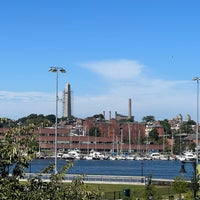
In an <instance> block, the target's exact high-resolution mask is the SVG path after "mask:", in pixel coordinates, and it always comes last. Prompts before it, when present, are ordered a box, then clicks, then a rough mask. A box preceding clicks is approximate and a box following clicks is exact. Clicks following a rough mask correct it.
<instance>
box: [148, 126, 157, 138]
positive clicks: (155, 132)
mask: <svg viewBox="0 0 200 200" xmlns="http://www.w3.org/2000/svg"><path fill="white" fill-rule="evenodd" d="M149 137H150V138H152V139H154V140H155V141H158V140H159V133H158V131H157V129H156V128H153V129H152V130H151V131H150V132H149Z"/></svg>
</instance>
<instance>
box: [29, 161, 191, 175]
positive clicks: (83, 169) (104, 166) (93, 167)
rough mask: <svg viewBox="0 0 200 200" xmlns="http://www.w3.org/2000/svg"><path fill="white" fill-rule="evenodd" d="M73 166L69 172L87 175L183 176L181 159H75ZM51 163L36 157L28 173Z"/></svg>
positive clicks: (189, 171)
mask: <svg viewBox="0 0 200 200" xmlns="http://www.w3.org/2000/svg"><path fill="white" fill-rule="evenodd" d="M66 162H68V161H66V160H64V159H58V170H59V169H61V167H62V166H64V165H65V163H66ZM73 163H74V164H73V167H72V168H70V169H69V171H68V174H85V175H114V176H149V175H151V176H152V177H153V178H158V179H174V178H175V177H177V176H181V174H180V168H181V162H180V161H174V160H173V161H167V160H142V161H139V160H138V161H137V160H74V161H73ZM49 164H54V159H36V160H34V161H32V162H31V164H30V165H29V168H27V169H26V172H28V173H30V172H31V173H39V172H40V171H41V170H42V169H43V168H45V167H47V166H48V165H49ZM185 170H186V174H184V176H185V178H186V179H191V177H192V176H193V173H194V169H193V166H192V164H191V163H186V164H185Z"/></svg>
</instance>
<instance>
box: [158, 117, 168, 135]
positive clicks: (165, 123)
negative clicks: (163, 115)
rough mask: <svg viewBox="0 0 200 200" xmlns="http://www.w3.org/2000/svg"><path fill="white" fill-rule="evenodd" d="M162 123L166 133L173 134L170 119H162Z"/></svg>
mask: <svg viewBox="0 0 200 200" xmlns="http://www.w3.org/2000/svg"><path fill="white" fill-rule="evenodd" d="M160 124H161V125H162V126H163V128H164V131H165V134H166V135H168V134H170V135H171V125H170V124H169V121H168V120H167V119H164V120H163V121H160Z"/></svg>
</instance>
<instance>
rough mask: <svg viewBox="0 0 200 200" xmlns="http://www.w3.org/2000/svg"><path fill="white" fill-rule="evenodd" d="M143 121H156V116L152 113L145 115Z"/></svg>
mask: <svg viewBox="0 0 200 200" xmlns="http://www.w3.org/2000/svg"><path fill="white" fill-rule="evenodd" d="M142 121H143V122H146V123H147V122H154V121H155V117H154V116H152V115H148V116H146V117H143V118H142Z"/></svg>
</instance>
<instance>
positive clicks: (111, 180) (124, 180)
mask: <svg viewBox="0 0 200 200" xmlns="http://www.w3.org/2000/svg"><path fill="white" fill-rule="evenodd" d="M50 176H51V174H42V173H40V174H38V173H26V175H25V177H24V179H25V180H27V179H29V178H36V177H39V178H41V179H42V180H43V181H50ZM78 177H80V178H82V180H83V181H84V182H85V183H108V184H129V185H130V184H135V185H145V184H146V183H147V181H148V177H145V176H110V175H78V174H66V175H65V177H64V180H63V182H71V181H73V180H75V179H77V178H78ZM151 182H152V183H153V184H158V185H171V183H172V182H173V180H171V179H154V178H152V179H151Z"/></svg>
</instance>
